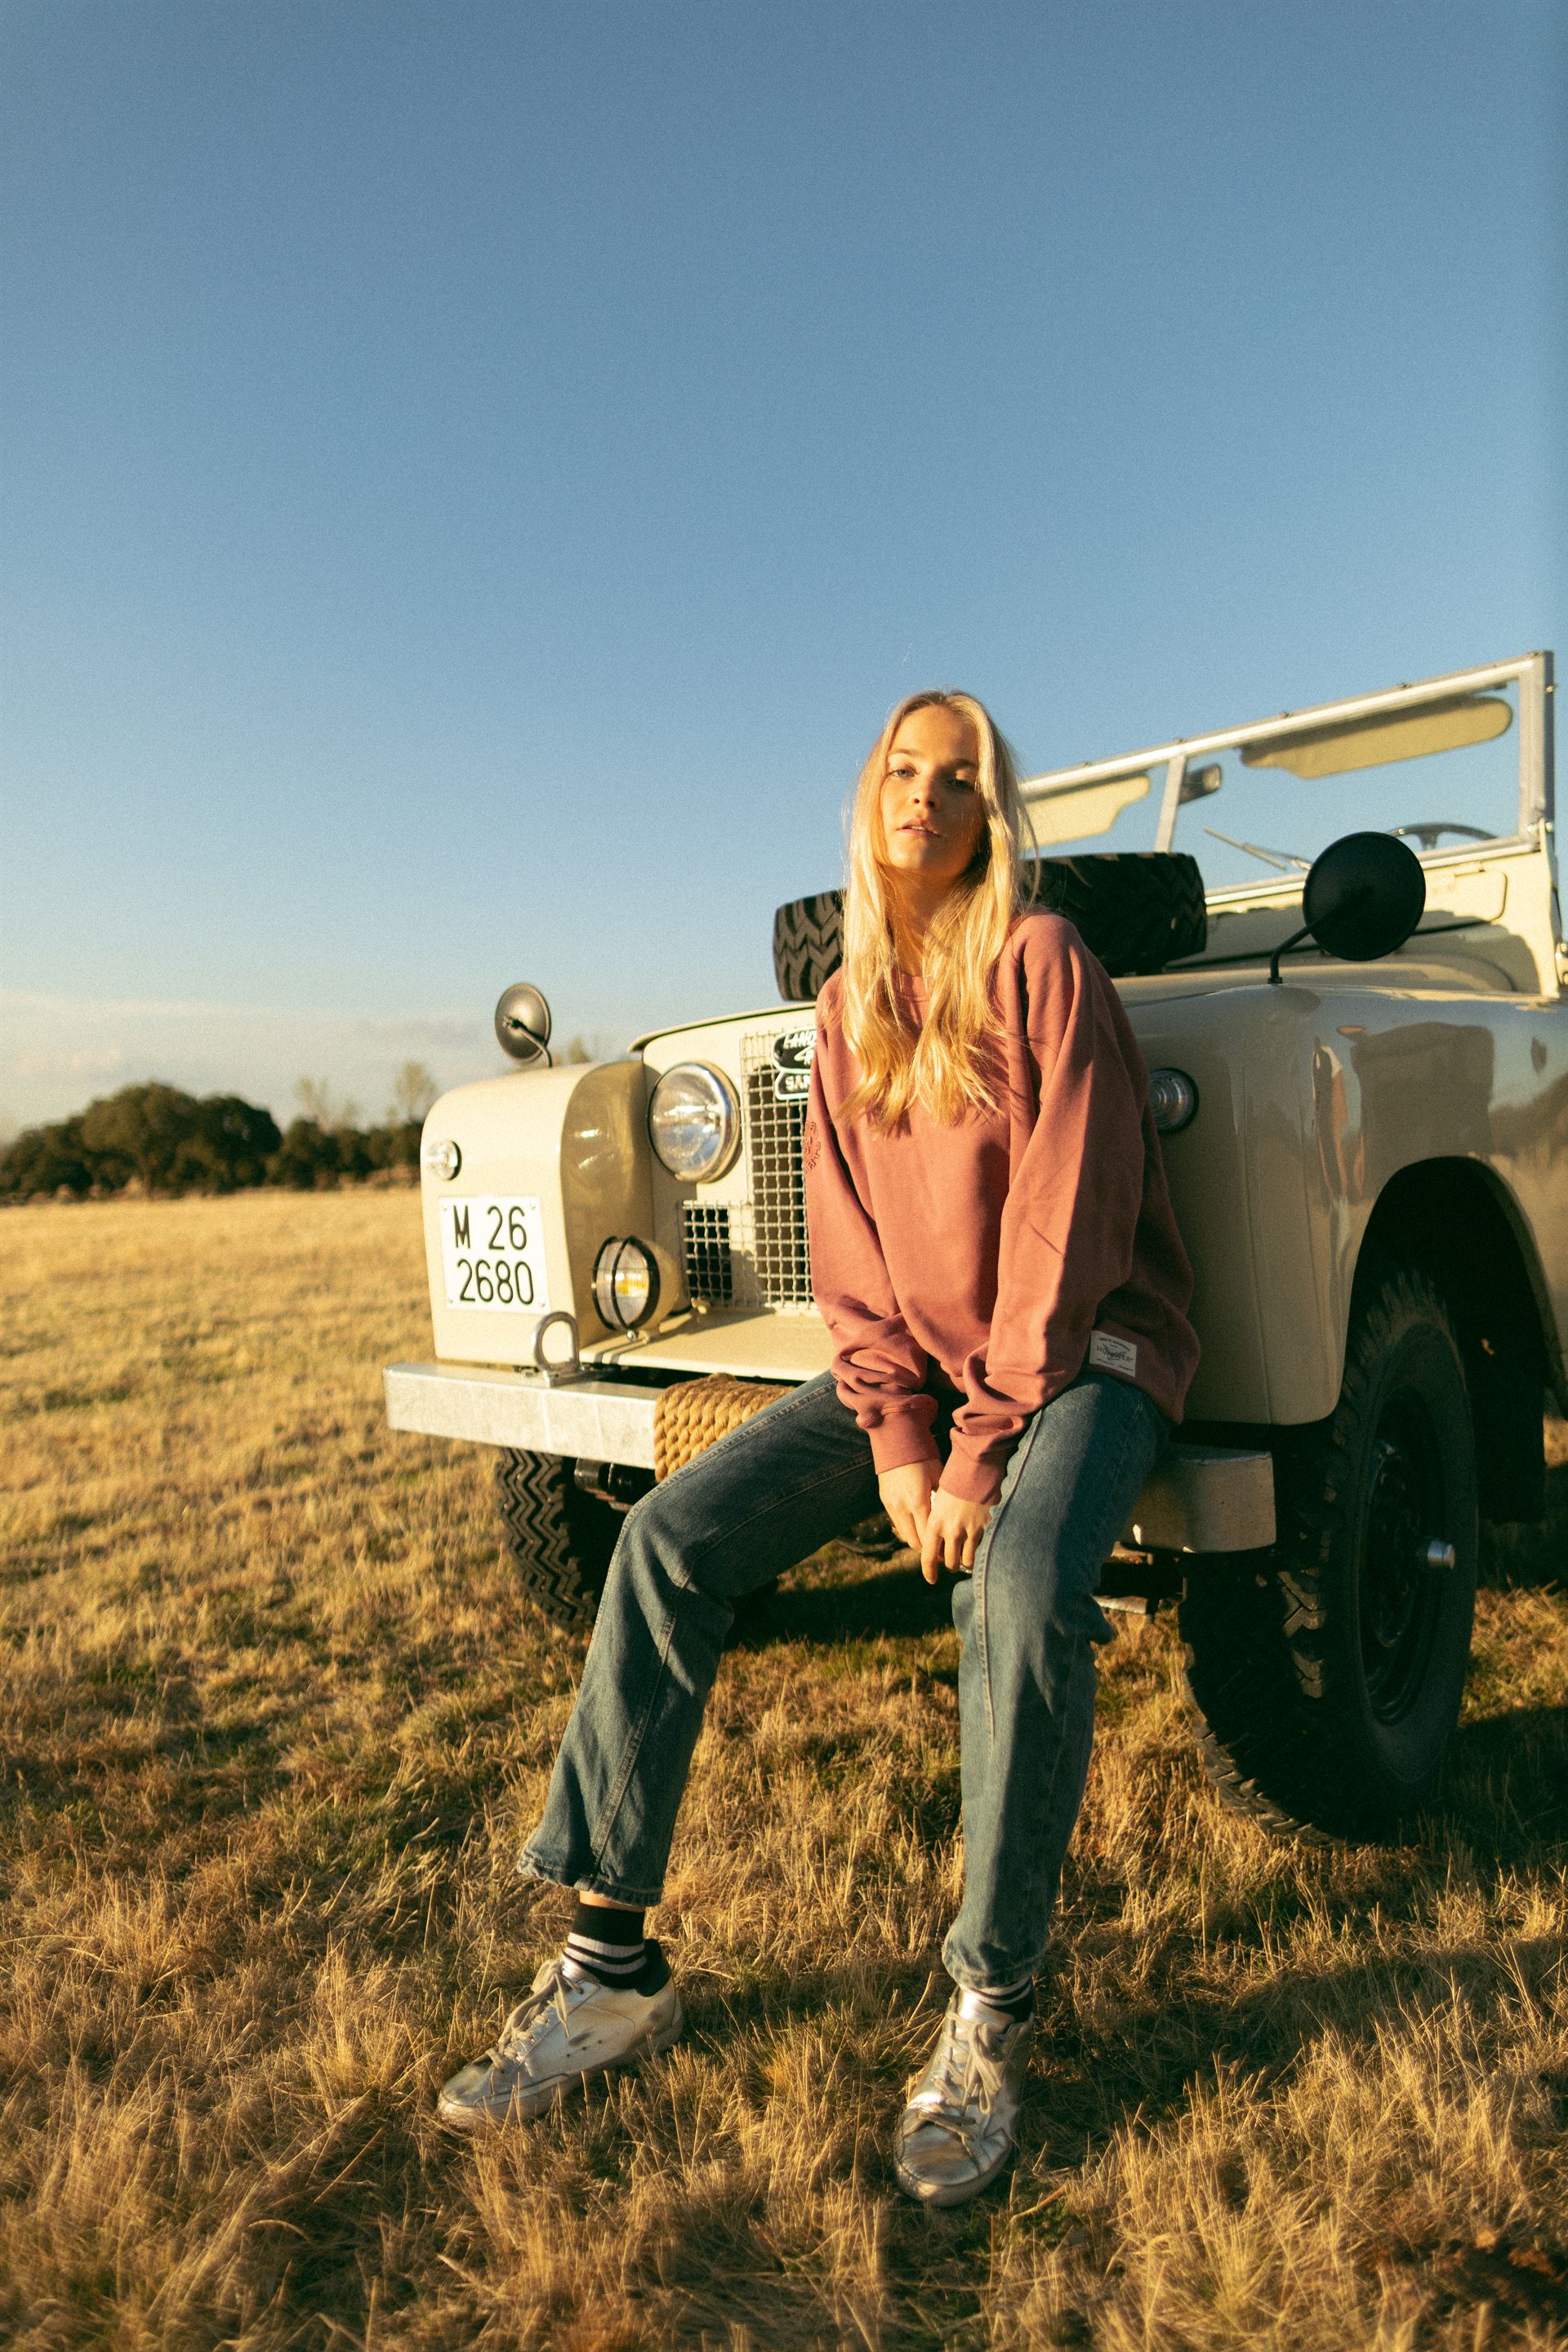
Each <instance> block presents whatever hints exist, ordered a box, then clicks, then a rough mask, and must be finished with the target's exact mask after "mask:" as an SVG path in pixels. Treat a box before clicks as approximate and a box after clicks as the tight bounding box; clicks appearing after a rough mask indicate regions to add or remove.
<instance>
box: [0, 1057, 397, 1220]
mask: <svg viewBox="0 0 1568 2352" xmlns="http://www.w3.org/2000/svg"><path fill="white" fill-rule="evenodd" d="M438 1091H439V1089H438V1087H437V1083H436V1080H435V1078H434V1076H432V1075H431V1073H430V1071H429V1070H427V1069H426V1067H425V1065H424V1064H423V1063H422V1062H405V1064H404V1066H403V1067H402V1068H401V1069H400V1070H399V1071H398V1073H397V1076H396V1078H395V1080H394V1082H393V1089H392V1100H391V1102H390V1103H389V1104H388V1106H387V1109H386V1115H385V1117H384V1118H382V1119H380V1120H378V1121H376V1122H375V1123H374V1124H372V1125H363V1124H361V1121H360V1112H359V1108H358V1106H357V1105H356V1104H354V1103H352V1102H348V1103H342V1104H341V1105H340V1104H336V1103H334V1101H333V1098H332V1097H331V1091H330V1089H329V1087H327V1085H326V1083H325V1081H324V1080H322V1079H320V1078H301V1079H300V1083H299V1085H298V1086H297V1087H296V1088H295V1094H296V1097H297V1098H298V1100H299V1105H300V1109H299V1115H298V1116H297V1117H296V1118H293V1119H291V1120H290V1121H289V1125H288V1126H287V1127H285V1128H279V1124H278V1122H277V1120H276V1119H275V1118H273V1116H272V1113H271V1112H270V1111H269V1110H266V1109H263V1108H261V1107H260V1106H259V1105H258V1104H256V1103H251V1102H247V1101H246V1100H245V1098H244V1097H243V1096H240V1095H203V1096H196V1095H189V1094H186V1093H184V1091H183V1090H182V1089H181V1088H180V1087H171V1086H164V1085H163V1084H162V1083H161V1082H159V1081H158V1080H156V1079H153V1080H149V1081H148V1082H146V1083H145V1084H143V1085H141V1086H132V1087H121V1089H120V1091H119V1092H118V1094H112V1095H106V1096H103V1097H100V1099H99V1100H98V1101H96V1102H91V1103H89V1105H88V1107H87V1108H86V1109H85V1110H82V1111H77V1112H75V1113H74V1114H73V1115H72V1116H71V1117H70V1118H62V1119H55V1120H52V1121H51V1122H50V1123H49V1124H48V1125H47V1126H43V1127H32V1128H27V1129H24V1130H23V1132H22V1133H21V1134H20V1135H18V1136H17V1137H16V1139H15V1140H14V1141H13V1142H11V1143H10V1144H8V1145H7V1146H6V1147H5V1150H4V1151H0V1199H6V1200H13V1201H15V1200H36V1199H37V1198H39V1197H40V1196H42V1197H43V1198H45V1199H50V1200H52V1199H56V1198H58V1196H59V1195H60V1194H62V1193H65V1194H68V1195H70V1196H71V1197H72V1198H74V1199H77V1200H88V1199H97V1200H100V1199H103V1198H104V1197H106V1196H107V1195H110V1194H113V1193H116V1192H127V1191H132V1192H140V1193H147V1194H163V1195H168V1194H173V1193H179V1192H243V1191H246V1190H247V1189H249V1188H250V1187H253V1186H256V1185H262V1184H271V1185H280V1186H283V1187H285V1188H287V1189H289V1190H291V1191H293V1192H321V1191H326V1190H328V1189H330V1188H331V1186H333V1185H336V1184H341V1183H343V1182H350V1183H353V1182H363V1181H364V1180H365V1179H366V1178H369V1177H374V1176H376V1175H390V1176H391V1177H393V1178H394V1179H396V1178H398V1177H402V1178H405V1179H412V1177H413V1176H414V1175H415V1174H416V1172H417V1171H418V1167H419V1135H420V1129H421V1128H422V1126H423V1124H424V1120H425V1114H426V1111H427V1110H428V1109H429V1108H430V1105H431V1104H432V1103H433V1102H434V1100H435V1099H436V1096H437V1092H438Z"/></svg>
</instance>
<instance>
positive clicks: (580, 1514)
mask: <svg viewBox="0 0 1568 2352" xmlns="http://www.w3.org/2000/svg"><path fill="white" fill-rule="evenodd" d="M575 1466H576V1465H575V1464H574V1463H573V1462H571V1461H570V1460H568V1459H567V1458H565V1457H564V1456H563V1455H561V1454H527V1453H521V1452H520V1451H518V1450H517V1449H516V1448H514V1447H511V1446H503V1447H502V1448H501V1449H500V1455H499V1458H498V1460H497V1462H496V1496H497V1500H498V1502H499V1503H500V1522H501V1540H502V1543H503V1545H504V1547H505V1549H506V1553H507V1556H508V1558H509V1559H510V1561H511V1564H512V1566H513V1568H514V1569H515V1570H516V1571H517V1576H518V1581H519V1582H520V1583H521V1586H522V1589H523V1591H525V1592H526V1593H527V1595H528V1597H529V1599H530V1600H531V1601H533V1602H534V1603H535V1604H536V1605H537V1606H538V1607H539V1608H540V1609H542V1611H543V1612H544V1614H545V1615H546V1616H547V1617H548V1618H549V1619H550V1620H551V1621H552V1623H554V1624H556V1625H560V1626H563V1627H565V1628H567V1629H568V1630H569V1631H571V1632H574V1633H579V1632H585V1631H586V1630H587V1628H588V1627H590V1626H591V1625H592V1624H593V1622H594V1619H595V1614H596V1613H597V1611H598V1606H599V1597H600V1595H601V1593H602V1592H603V1591H604V1589H605V1576H606V1574H607V1573H608V1570H609V1565H610V1555H611V1553H612V1552H613V1551H614V1550H615V1548H616V1536H617V1535H618V1534H619V1532H620V1526H621V1516H622V1515H621V1513H620V1512H618V1511H616V1510H615V1509H613V1508H612V1507H611V1506H610V1505H609V1504H608V1503H602V1502H600V1501H599V1499H598V1497H597V1496H594V1495H584V1493H583V1491H582V1489H581V1487H579V1486H578V1485H577V1484H576V1481H575V1479H574V1476H573V1472H574V1468H575Z"/></svg>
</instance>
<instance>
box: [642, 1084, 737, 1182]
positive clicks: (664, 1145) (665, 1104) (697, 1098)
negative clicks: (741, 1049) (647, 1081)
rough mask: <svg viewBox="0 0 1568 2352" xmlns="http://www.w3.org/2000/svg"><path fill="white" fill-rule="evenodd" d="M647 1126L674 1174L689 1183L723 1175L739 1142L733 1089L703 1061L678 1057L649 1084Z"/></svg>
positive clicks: (652, 1139)
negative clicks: (677, 1060) (660, 1075)
mask: <svg viewBox="0 0 1568 2352" xmlns="http://www.w3.org/2000/svg"><path fill="white" fill-rule="evenodd" d="M647 1131H648V1139H649V1141H650V1142H651V1143H652V1145H653V1148H654V1150H656V1151H657V1152H658V1156H659V1159H660V1160H661V1161H662V1162H663V1164H664V1166H665V1167H666V1168H668V1171H669V1172H670V1174H671V1175H672V1176H681V1177H684V1178H685V1180H686V1181H687V1182H688V1183H689V1184H699V1183H706V1182H709V1181H710V1180H711V1179H712V1178H713V1177H715V1176H722V1174H723V1173H724V1171H725V1169H726V1168H728V1167H729V1165H730V1163H731V1160H733V1159H734V1157H735V1154H736V1152H737V1151H739V1150H740V1148H741V1106H740V1104H739V1103H738V1102H737V1101H736V1099H735V1090H734V1088H733V1087H731V1084H730V1081H729V1080H728V1078H726V1077H724V1076H722V1075H721V1072H720V1071H718V1070H710V1068H709V1066H708V1065H707V1063H706V1062H678V1063H677V1064H676V1066H675V1067H674V1069H673V1070H666V1072H665V1074H664V1076H663V1077H662V1078H660V1080H659V1082H658V1086H657V1087H655V1088H654V1090H653V1099H652V1101H651V1102H650V1103H649V1104H648V1107H647Z"/></svg>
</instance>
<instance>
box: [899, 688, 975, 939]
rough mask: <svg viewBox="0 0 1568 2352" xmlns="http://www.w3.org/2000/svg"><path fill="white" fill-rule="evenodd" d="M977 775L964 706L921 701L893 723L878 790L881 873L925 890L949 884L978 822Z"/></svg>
mask: <svg viewBox="0 0 1568 2352" xmlns="http://www.w3.org/2000/svg"><path fill="white" fill-rule="evenodd" d="M979 772H980V739H979V735H978V732H977V730H976V729H975V725H974V721H973V719H971V718H970V716H969V714H968V712H967V711H963V710H952V709H948V708H947V706H946V705H945V704H943V703H940V702H926V703H922V704H921V708H920V709H918V710H911V711H910V713H909V714H908V716H907V717H906V718H905V719H902V720H901V721H900V726H899V730H898V733H897V734H896V735H895V736H894V738H893V740H892V745H891V748H890V749H889V752H888V764H887V768H886V770H885V772H884V773H883V777H882V788H881V802H880V806H881V817H882V838H883V841H884V843H885V845H886V850H885V863H886V865H887V867H888V869H889V872H891V873H892V874H894V875H896V876H898V877H900V880H902V881H905V882H907V883H912V884H914V885H915V886H916V887H917V889H918V888H919V887H920V886H921V884H923V885H924V886H925V891H927V892H929V891H930V890H931V888H932V887H939V888H946V887H948V886H949V885H950V884H952V883H953V882H956V881H957V879H958V877H959V876H960V875H961V874H962V873H963V872H964V870H965V868H966V867H967V866H968V865H969V861H970V859H971V858H972V857H973V855H974V851H975V846H976V845H977V843H978V842H979V839H980V835H981V833H982V831H983V829H984V824H985V810H984V803H982V801H981V798H980V793H979V791H978V789H977V786H976V781H975V780H976V778H977V776H978V775H979ZM922 895H923V893H922Z"/></svg>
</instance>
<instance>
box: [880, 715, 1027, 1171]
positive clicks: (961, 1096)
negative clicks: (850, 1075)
mask: <svg viewBox="0 0 1568 2352" xmlns="http://www.w3.org/2000/svg"><path fill="white" fill-rule="evenodd" d="M932 704H935V705H937V706H939V707H940V708H942V709H945V710H957V711H961V712H962V713H963V715H964V717H965V718H967V719H969V720H970V721H971V722H972V723H973V728H974V731H975V735H976V738H977V739H978V741H979V745H980V759H979V764H978V768H977V771H976V774H975V791H976V792H977V793H978V794H979V796H980V800H981V803H982V806H983V808H984V820H985V821H984V825H983V827H982V830H981V834H980V838H979V840H978V841H977V842H976V844H975V847H974V855H973V857H972V858H971V860H970V862H969V865H968V866H967V868H966V869H965V871H964V872H963V874H961V875H960V876H959V877H958V879H957V881H956V882H954V884H953V886H952V889H951V890H950V891H949V892H948V895H947V897H946V898H945V899H944V900H943V901H942V906H941V907H940V908H938V910H937V912H936V914H935V915H934V916H933V917H932V918H931V923H930V925H929V926H928V928H927V930H926V934H925V940H924V947H923V956H922V965H923V977H924V980H925V986H926V1012H925V1018H924V1021H923V1023H922V1024H921V1027H920V1028H919V1029H918V1030H917V1029H916V1028H915V1026H914V1024H913V1023H912V1022H911V1020H910V1014H909V1012H908V1010H907V1008H906V1005H905V1003H904V1000H903V997H902V995H901V993H900V989H899V985H898V982H899V975H900V966H899V957H898V942H897V938H896V934H895V929H894V919H893V907H892V904H891V902H890V898H889V878H888V849H887V836H886V835H885V834H884V832H883V829H882V782H883V779H884V778H885V776H886V775H887V772H888V757H889V752H890V751H891V750H892V748H893V744H894V742H895V741H896V740H897V738H898V732H899V730H900V727H901V726H902V725H903V723H904V721H905V719H907V718H908V717H909V716H910V712H911V711H913V710H923V709H928V708H929V707H931V705H932ZM1026 827H1027V828H1028V831H1029V837H1030V845H1031V847H1032V846H1033V828H1032V827H1029V825H1028V816H1027V813H1026V810H1025V808H1024V804H1023V803H1022V801H1021V800H1020V798H1019V796H1018V774H1017V768H1016V763H1015V761H1014V757H1013V752H1012V749H1011V747H1010V745H1009V744H1008V742H1007V740H1006V738H1005V736H1004V735H1003V733H1002V731H1001V730H1000V728H999V727H998V726H997V725H996V722H995V720H994V719H993V718H992V716H991V714H990V712H989V711H988V710H987V709H986V708H985V706H984V703H983V702H977V701H976V700H975V698H974V697H973V695H972V694H959V693H956V692H954V691H952V689H951V688H942V689H940V690H938V691H936V692H933V693H930V694H911V695H908V696H906V697H905V698H904V700H903V701H902V702H900V704H899V706H898V708H897V709H895V710H894V711H893V712H892V713H891V714H890V716H889V719H888V723H887V725H886V726H885V727H884V728H883V730H882V731H881V733H880V734H879V736H878V738H877V740H876V742H875V744H874V745H873V746H872V750H871V755H870V757H869V759H868V761H867V762H866V764H865V766H864V767H863V768H862V769H861V771H860V781H859V783H858V786H857V788H856V793H855V799H854V803H853V805H852V808H851V811H850V818H849V870H848V877H847V887H846V889H845V893H844V980H843V992H844V998H843V1001H844V1034H845V1037H846V1039H847V1042H848V1045H849V1047H850V1050H851V1052H852V1053H853V1054H854V1055H855V1058H856V1060H857V1061H858V1063H859V1065H860V1070H861V1077H860V1083H859V1085H858V1087H856V1088H855V1089H854V1091H853V1093H852V1094H851V1095H850V1096H849V1097H848V1100H847V1102H846V1104H845V1106H844V1108H845V1112H846V1114H847V1116H848V1117H850V1118H858V1117H865V1118H869V1119H870V1121H871V1123H872V1124H873V1126H875V1127H878V1128H880V1129H884V1130H886V1129H889V1128H893V1127H896V1126H897V1125H898V1124H899V1122H900V1120H901V1119H902V1118H906V1117H907V1116H908V1114H909V1111H910V1108H911V1106H912V1105H913V1104H914V1103H916V1102H917V1101H918V1102H919V1103H921V1105H922V1106H923V1108H925V1109H926V1110H927V1111H929V1112H930V1113H931V1116H932V1117H933V1118H938V1119H941V1120H942V1122H943V1123H944V1124H945V1125H948V1126H956V1125H957V1123H958V1122H959V1120H961V1119H962V1118H964V1117H965V1115H966V1114H967V1113H968V1112H970V1111H972V1110H983V1111H991V1110H994V1109H996V1108H998V1084H999V1076H1000V1073H999V1068H998V1057H997V1055H996V1050H995V1038H994V1032H995V1025H996V1016H995V1013H994V1008H993V1006H992V1003H991V976H992V973H993V972H994V970H995V968H996V961H997V958H998V957H999V956H1000V955H1001V953H1002V950H1003V949H1004V947H1005V945H1006V942H1007V934H1008V932H1009V931H1010V930H1011V929H1012V927H1013V923H1014V920H1015V919H1016V916H1017V914H1018V911H1019V909H1020V908H1021V907H1022V906H1023V905H1024V904H1026V901H1027V900H1028V899H1029V898H1032V896H1033V889H1032V876H1030V875H1028V874H1026V868H1025V865H1024V849H1023V836H1024V833H1025V830H1026Z"/></svg>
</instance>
